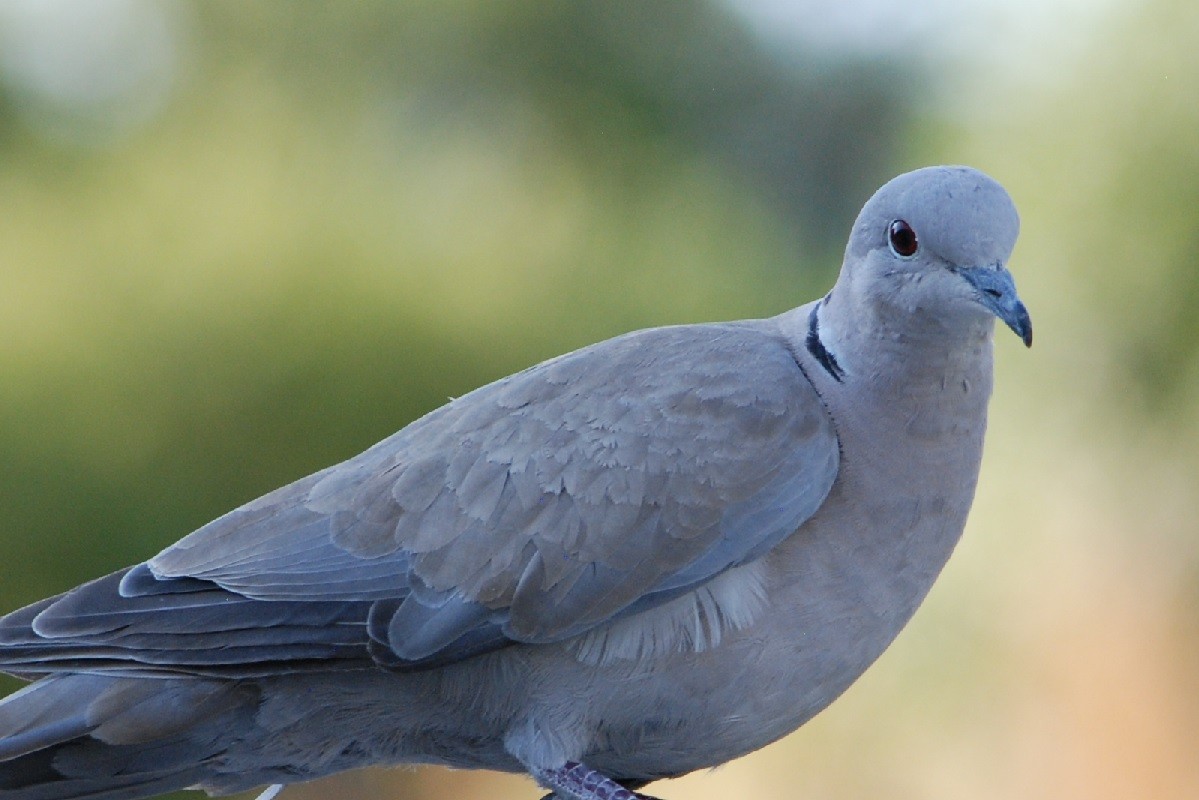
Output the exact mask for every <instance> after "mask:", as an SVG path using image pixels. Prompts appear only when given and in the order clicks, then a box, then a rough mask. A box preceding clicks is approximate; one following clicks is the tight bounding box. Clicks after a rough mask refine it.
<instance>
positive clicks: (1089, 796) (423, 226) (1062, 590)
mask: <svg viewBox="0 0 1199 800" xmlns="http://www.w3.org/2000/svg"><path fill="white" fill-rule="evenodd" d="M834 5H835V8H834ZM884 6H885V7H886V8H885V9H884V8H883V7H884ZM1042 6H1043V7H1042ZM964 8H965V7H964V6H962V7H958V6H957V5H952V4H948V3H936V2H933V3H929V4H927V7H924V6H919V7H913V8H912V9H905V10H908V11H910V13H909V14H908V16H907V17H905V18H904V19H903V20H900V21H899V22H903V24H899V22H894V24H892V18H891V17H887V16H880V15H885V14H889V13H892V11H893V10H894V8H893V4H890V5H888V4H879V3H877V2H871V0H855V2H847V3H840V4H831V3H830V2H824V3H822V2H817V0H804V2H797V3H794V4H790V5H789V4H786V3H777V2H770V1H769V0H738V2H735V3H733V2H728V3H716V2H711V3H704V2H698V0H695V1H692V0H688V1H687V2H680V3H675V4H669V5H655V4H637V3H632V2H616V3H611V2H602V1H601V0H581V1H580V2H577V3H568V4H558V3H545V2H535V1H534V0H517V1H516V2H512V3H505V4H493V3H487V2H480V0H452V1H451V2H446V3H441V4H438V3H421V2H406V3H391V2H383V0H368V2H363V3H358V4H354V5H353V6H352V7H349V6H337V7H333V6H328V7H326V6H309V5H303V6H297V5H294V4H290V3H283V2H265V1H264V2H259V3H253V4H243V3H236V2H232V1H225V0H221V1H220V2H210V3H199V2H184V1H183V0H179V1H178V2H155V1H154V0H120V2H116V1H115V0H114V1H111V2H98V1H97V0H87V1H85V0H74V1H73V2H68V0H56V2H35V1H34V0H0V453H2V454H3V457H2V458H0V607H2V608H3V609H5V610H7V609H10V608H15V607H18V606H20V605H22V604H25V603H28V602H32V601H33V600H36V599H38V598H41V597H43V596H46V595H48V594H50V593H54V592H58V591H62V590H64V589H66V588H69V587H70V586H73V585H75V584H76V583H79V582H81V581H83V580H86V579H88V578H91V577H95V576H97V575H99V574H102V573H104V572H107V571H109V570H112V569H115V568H117V567H120V566H122V565H125V564H129V563H134V562H137V561H141V560H143V559H145V558H147V557H149V556H150V555H152V554H153V553H155V552H156V551H157V550H158V549H160V548H162V547H164V546H165V545H167V544H168V543H170V542H172V541H174V540H175V539H177V538H179V537H180V536H182V535H183V534H185V533H187V532H189V531H190V530H192V529H193V528H195V527H196V526H198V525H200V524H202V523H204V522H206V521H207V520H209V519H211V518H213V517H215V516H216V515H218V514H220V513H222V512H224V511H226V510H228V509H229V508H232V507H233V506H235V505H237V504H239V503H241V502H244V501H245V500H248V499H250V498H252V497H254V496H256V495H258V494H260V493H262V492H265V491H267V490H269V489H272V488H274V487H276V486H278V485H281V484H283V483H285V482H288V481H290V480H293V479H295V478H297V477H300V476H302V475H304V474H306V473H308V472H310V471H312V470H315V469H317V468H320V467H323V466H326V465H328V464H330V463H333V462H334V461H337V460H340V459H342V458H345V457H348V456H350V455H352V454H354V453H356V452H358V451H359V450H361V449H362V448H364V447H366V446H367V445H369V444H371V443H373V442H375V441H377V440H378V439H380V438H382V437H383V436H385V435H387V434H389V433H391V432H392V431H394V430H396V429H398V428H399V427H401V426H402V425H404V424H405V423H407V422H409V421H410V420H412V419H414V418H416V417H417V416H419V415H420V414H422V413H424V412H426V411H428V410H429V409H431V408H433V407H436V406H437V405H439V404H441V403H443V402H444V401H445V400H446V399H447V398H448V397H452V396H457V395H459V394H462V393H463V392H466V391H468V390H470V389H472V388H474V387H476V386H478V385H480V384H482V383H484V382H486V381H489V380H492V379H494V378H497V377H500V376H502V375H504V374H507V373H509V372H512V371H515V370H517V369H520V368H523V367H525V366H527V365H529V364H531V363H534V362H536V361H538V360H541V359H543V358H546V357H549V356H551V355H555V354H558V353H561V352H565V351H567V350H570V349H573V348H576V347H579V346H582V345H584V344H587V343H590V342H593V341H597V340H599V339H602V338H606V337H608V336H612V335H615V334H617V333H620V332H623V331H626V330H630V329H633V328H637V327H645V326H650V325H661V324H669V323H675V322H683V321H700V320H712V319H731V318H738V317H746V316H766V315H771V314H775V313H778V312H780V311H782V310H784V309H786V308H789V307H791V306H794V305H798V304H799V303H801V302H804V301H806V300H808V299H811V298H813V297H816V296H819V295H820V294H822V293H823V292H824V291H826V290H827V288H828V286H829V285H831V282H832V279H833V276H834V275H835V273H836V269H837V267H838V266H839V262H840V250H841V248H842V247H843V245H844V241H845V236H846V234H847V232H848V229H849V225H850V222H851V221H852V218H853V215H854V213H855V212H856V209H857V208H858V207H859V206H860V204H861V203H862V201H863V200H864V199H865V198H866V197H867V196H868V195H869V194H870V192H871V191H872V190H873V189H874V188H875V187H876V186H878V185H879V184H881V183H882V182H883V181H885V180H886V179H887V178H889V177H891V176H892V175H894V174H896V173H898V172H901V171H903V170H905V169H909V168H912V167H915V166H919V165H924V164H931V163H968V164H971V165H974V166H977V167H979V168H981V169H983V170H985V171H987V172H988V173H990V174H991V175H993V176H994V177H996V178H997V179H999V180H1000V181H1001V182H1002V183H1003V184H1004V185H1005V186H1006V187H1007V188H1008V190H1009V191H1010V193H1011V194H1012V195H1013V197H1014V198H1015V200H1016V203H1017V206H1018V207H1019V209H1020V211H1021V215H1022V221H1023V230H1022V235H1021V240H1020V243H1019V245H1018V246H1017V249H1016V253H1015V255H1014V257H1013V260H1012V263H1011V267H1012V271H1013V273H1014V274H1015V276H1016V279H1017V282H1018V285H1019V287H1020V291H1021V295H1022V296H1023V298H1024V299H1025V301H1026V302H1027V304H1028V307H1029V310H1030V311H1031V313H1032V318H1033V321H1034V326H1035V329H1036V342H1035V345H1034V347H1033V348H1032V350H1031V351H1024V349H1023V347H1021V346H1020V344H1019V342H1017V341H1016V340H1015V339H1014V338H1013V337H1010V336H1000V337H999V345H998V348H997V376H996V395H995V399H994V403H993V405H992V412H991V423H990V432H989V439H988V447H987V455H986V459H985V462H984V466H983V475H982V479H981V484H980V489H979V495H978V498H977V501H976V504H975V508H974V511H973V514H972V517H971V522H970V524H969V526H968V528H967V531H966V536H965V538H964V540H963V542H962V544H961V546H960V548H959V550H958V552H957V553H956V554H955V557H954V558H953V559H952V560H951V561H950V564H949V567H948V568H947V569H946V572H945V574H944V575H943V576H942V578H941V580H940V582H939V583H938V585H937V586H936V587H935V588H934V590H933V592H932V594H931V596H930V598H929V600H928V601H927V603H926V605H925V607H924V608H923V609H922V610H921V612H920V613H919V614H918V615H917V617H916V620H915V621H914V622H913V623H912V625H911V626H910V627H909V629H908V630H907V631H905V632H904V634H903V635H902V636H901V637H900V639H899V640H898V641H897V642H896V644H895V645H894V646H893V647H892V648H891V649H890V650H889V651H888V652H887V653H886V654H885V655H884V657H883V658H882V659H881V660H880V661H879V663H878V664H876V665H875V667H874V668H872V669H871V670H870V671H869V672H868V673H867V674H866V676H865V677H864V678H863V679H862V680H860V681H859V682H858V683H857V684H856V685H855V686H854V687H853V688H852V689H851V690H850V691H849V692H848V693H847V694H846V695H845V696H844V697H843V698H842V699H841V700H839V701H838V702H837V703H835V704H834V705H833V706H832V707H831V708H830V709H829V710H828V711H826V712H825V713H823V714H822V715H820V716H819V717H818V718H817V719H815V720H813V721H812V722H811V723H809V724H808V725H807V726H805V727H804V728H803V729H802V730H800V731H798V732H796V733H795V734H793V735H791V736H789V737H787V738H786V739H784V740H783V741H781V742H779V743H776V744H774V745H772V746H770V747H768V748H766V749H764V750H762V751H760V752H758V753H755V754H753V755H751V756H749V757H747V758H744V759H741V760H739V761H737V762H735V763H732V764H729V765H727V766H725V767H723V768H720V769H718V770H715V771H713V772H708V773H697V774H694V775H690V776H687V777H685V778H682V779H679V780H676V781H669V782H663V783H660V784H656V785H653V786H651V787H649V788H648V790H647V791H649V792H650V793H652V794H655V795H661V796H663V797H666V798H675V799H676V800H682V799H683V798H687V800H708V799H709V798H711V799H712V800H715V799H716V798H728V797H752V798H754V800H773V799H774V798H778V800H782V799H783V798H788V799H789V798H822V799H823V798H827V799H830V800H831V799H832V798H859V797H870V796H878V797H883V796H885V797H888V798H894V799H895V800H903V799H904V798H912V799H913V800H915V798H921V800H936V799H937V798H945V800H950V798H954V799H956V798H961V797H970V798H980V799H981V800H985V799H986V798H996V799H998V798H1011V797H1021V798H1046V799H1047V800H1048V799H1049V798H1053V800H1071V799H1072V798H1078V799H1079V800H1082V799H1084V798H1085V800H1104V799H1105V798H1112V800H1116V798H1128V797H1146V798H1161V799H1162V800H1170V799H1171V798H1177V799H1178V800H1183V799H1184V798H1193V797H1197V796H1199V760H1197V759H1196V757H1195V754H1196V750H1197V749H1199V721H1197V720H1199V691H1197V689H1199V685H1197V681H1196V676H1197V675H1199V527H1197V524H1196V520H1199V479H1197V478H1196V475H1197V474H1199V470H1197V467H1199V457H1197V455H1196V454H1197V453H1199V270H1196V268H1195V262H1196V257H1195V252H1196V249H1197V247H1199V180H1196V176H1197V175H1199V148H1197V147H1196V146H1195V144H1196V142H1199V48H1197V47H1196V46H1195V45H1196V43H1197V42H1199V6H1195V5H1194V4H1188V3H1183V2H1178V0H1148V2H1143V3H1131V2H1119V1H1118V0H1110V1H1109V2H1106V3H1098V4H1094V6H1093V7H1091V8H1089V9H1087V10H1086V11H1085V13H1084V11H1083V10H1082V9H1081V6H1080V5H1079V4H1072V3H1069V2H1067V1H1066V0H1060V1H1059V2H1053V3H1047V4H1042V5H1038V6H1037V8H1035V9H1034V4H1032V3H1015V4H1003V3H997V2H988V3H982V4H979V6H978V7H977V8H976V9H974V10H972V11H967V10H964ZM796 9H799V12H797V11H796ZM816 18H819V20H820V24H819V25H815V24H814V23H813V25H812V26H808V27H805V22H804V21H805V20H812V19H816ZM797 20H798V21H797ZM788 26H797V27H796V28H795V30H790V29H789V28H788ZM789 31H790V32H789ZM16 685H17V683H16V682H15V681H7V680H6V681H5V683H4V688H5V690H8V689H9V688H15V686H16ZM541 794H542V792H540V790H538V789H537V787H535V786H534V785H533V784H532V782H530V781H529V780H527V779H525V778H523V777H519V776H497V775H493V774H488V773H470V772H451V771H447V770H443V769H437V768H420V769H409V768H404V769H394V770H378V771H363V772H359V773H353V774H348V775H345V776H339V777H337V778H333V779H329V780H325V781H321V782H317V783H314V784H312V785H308V786H295V787H291V788H288V789H286V790H285V791H284V793H283V795H282V796H283V797H284V798H291V799H292V800H303V798H311V799H312V800H316V798H326V797H337V798H340V800H356V799H357V798H371V800H376V799H377V798H396V799H397V800H401V799H403V798H413V799H415V798H420V799H421V800H441V799H443V798H444V800H451V798H452V799H453V800H472V798H478V800H484V798H486V800H492V798H501V797H502V798H508V797H510V798H536V797H539V796H540V795H541Z"/></svg>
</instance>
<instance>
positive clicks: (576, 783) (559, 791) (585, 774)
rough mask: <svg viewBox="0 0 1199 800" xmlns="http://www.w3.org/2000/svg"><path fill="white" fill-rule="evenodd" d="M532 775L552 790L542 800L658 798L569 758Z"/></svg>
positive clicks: (634, 799)
mask: <svg viewBox="0 0 1199 800" xmlns="http://www.w3.org/2000/svg"><path fill="white" fill-rule="evenodd" d="M532 775H533V777H534V778H535V779H536V780H537V782H538V783H540V784H541V785H542V786H544V787H545V788H547V789H550V790H551V791H550V793H549V794H547V795H546V796H545V797H543V798H541V800H657V798H655V797H650V796H649V795H645V794H639V793H637V792H634V791H633V790H632V789H627V788H625V787H624V786H621V785H620V784H619V783H617V782H616V781H614V780H612V779H611V778H609V777H608V776H606V775H603V774H601V773H599V772H596V771H595V770H593V769H592V768H591V767H589V766H587V765H586V764H580V763H578V762H577V761H567V762H566V763H565V764H563V765H562V766H560V767H555V768H553V769H537V770H533V773H532Z"/></svg>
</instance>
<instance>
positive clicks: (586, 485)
mask: <svg viewBox="0 0 1199 800" xmlns="http://www.w3.org/2000/svg"><path fill="white" fill-rule="evenodd" d="M771 326H772V323H770V322H768V321H767V322H755V323H732V324H722V325H699V326H679V327H673V328H658V329H652V330H647V331H640V332H637V333H633V334H629V335H626V336H623V337H618V338H616V339H612V340H609V341H607V342H603V343H600V344H598V345H594V346H592V347H589V348H585V349H583V350H580V351H576V352H574V353H571V354H568V355H566V356H562V357H560V358H557V359H554V360H551V361H548V362H545V363H543V364H539V365H537V366H536V367H532V368H530V369H528V370H525V371H524V372H521V373H518V374H516V375H513V376H511V377H509V378H506V379H503V380H501V381H498V382H496V383H493V384H490V385H488V386H485V387H483V388H481V389H478V390H476V391H475V392H472V393H471V394H468V395H465V396H463V397H461V398H458V399H457V400H454V401H453V402H451V403H449V404H448V405H446V406H443V407H442V408H440V409H438V410H436V411H434V412H432V413H431V414H429V415H427V416H425V417H423V418H421V419H420V420H417V421H416V422H414V423H413V424H411V425H409V426H408V427H407V428H405V429H403V430H402V431H400V432H399V433H397V434H395V435H394V436H392V437H390V438H388V439H386V440H384V441H383V442H380V443H379V444H378V445H376V446H374V447H372V448H371V449H370V450H367V451H366V452H364V453H362V454H361V455H359V456H357V457H355V458H353V459H350V460H349V461H346V462H344V463H342V464H340V465H337V466H335V467H332V468H330V469H328V470H325V471H323V472H320V473H317V474H315V475H312V476H309V477H308V478H305V479H303V480H300V481H298V482H296V483H294V484H291V485H290V486H286V487H283V488H282V489H279V490H277V491H275V492H272V493H271V494H268V495H266V496H264V497H262V498H259V499H258V500H255V501H253V502H251V503H249V504H247V505H245V506H243V507H241V508H239V509H237V510H235V511H233V512H231V513H229V514H227V515H225V516H224V517H221V518H219V519H217V520H216V521H214V522H212V523H210V524H209V525H206V526H205V527H203V528H201V529H199V530H198V531H196V532H195V533H193V534H191V535H190V536H188V537H186V538H184V539H183V540H181V541H180V542H178V543H177V544H175V545H173V546H172V547H169V548H167V549H166V550H165V551H163V552H162V553H160V554H159V555H158V556H156V557H155V558H153V559H151V560H150V561H149V562H147V564H146V565H142V566H139V567H135V568H134V569H132V570H131V571H129V572H128V573H126V574H123V575H122V576H119V578H118V579H117V580H119V592H116V593H114V592H112V585H116V584H114V582H113V581H112V580H110V581H109V583H110V586H109V592H110V593H111V594H119V595H120V598H117V599H123V601H124V602H125V603H126V605H128V604H133V605H138V604H146V603H150V604H151V605H153V604H158V606H161V607H164V608H165V607H171V608H173V607H174V606H176V605H179V604H180V603H181V602H182V603H183V605H184V606H186V608H187V609H189V610H187V611H182V612H181V613H182V614H188V615H192V616H193V617H194V616H195V615H196V613H197V608H200V607H204V608H209V607H212V606H214V605H220V606H224V605H228V608H229V609H235V610H227V611H218V612H214V613H215V616H216V617H218V618H219V619H220V620H225V621H224V622H219V621H218V622H215V623H213V622H209V623H207V627H205V625H202V624H197V625H195V626H193V628H188V623H187V622H185V621H181V622H177V623H175V625H176V626H177V627H179V628H180V631H177V632H176V631H172V632H171V633H169V634H163V633H159V634H158V635H159V636H160V637H163V636H174V637H176V638H178V637H180V636H182V635H183V631H185V630H193V632H194V633H195V634H197V635H196V636H195V637H194V641H195V642H197V643H202V642H203V641H204V638H205V637H206V636H208V635H209V634H210V631H211V633H212V634H213V635H216V634H219V635H222V636H224V637H226V639H227V641H226V642H225V643H224V644H223V646H225V647H226V648H229V649H232V648H236V647H239V646H244V647H247V648H250V649H249V650H247V651H246V652H247V653H248V654H250V655H252V656H254V657H255V658H268V659H269V657H270V649H271V639H270V636H269V635H267V634H265V633H264V631H265V630H278V631H280V633H285V634H287V636H290V637H291V638H290V639H288V638H287V637H286V636H284V637H283V638H282V639H281V640H280V642H279V645H278V647H279V653H280V654H281V656H282V657H283V658H284V659H285V660H287V659H289V658H291V656H290V655H289V652H290V651H289V650H288V648H291V649H292V650H294V651H295V654H296V655H295V659H300V660H302V659H304V658H309V657H311V658H317V659H319V658H321V657H322V656H321V653H320V652H319V651H320V648H321V647H325V648H326V652H328V653H330V654H332V655H330V656H329V657H340V655H345V656H346V657H347V658H348V657H350V656H351V655H352V657H353V658H359V657H360V653H359V652H358V651H354V652H353V653H352V654H351V653H350V651H351V650H352V649H353V647H354V646H355V645H366V646H369V648H370V653H371V654H372V656H373V657H374V658H375V660H376V661H378V662H381V663H384V664H387V665H389V666H393V667H399V668H405V667H421V666H428V665H431V664H437V663H444V662H446V661H453V660H457V659H460V658H463V657H466V656H469V655H472V654H475V653H478V652H481V651H484V650H488V649H492V648H495V647H499V646H503V645H505V644H508V643H511V642H514V641H515V642H526V643H544V642H552V641H558V640H562V639H565V638H568V637H571V636H575V635H578V634H580V633H582V632H584V631H587V630H589V629H591V628H593V627H595V626H597V625H600V624H603V623H605V622H607V621H609V620H612V619H615V618H618V617H621V616H624V615H628V614H632V613H637V612H639V611H642V610H645V609H648V608H651V607H653V606H655V605H658V604H660V603H663V602H665V601H667V600H669V599H671V598H673V597H676V596H678V595H679V594H681V593H683V592H686V591H689V590H691V589H693V588H695V587H697V586H699V585H701V584H703V583H704V582H706V581H708V580H710V579H711V578H712V577H714V576H716V575H718V574H720V573H721V572H723V571H724V570H726V569H728V568H729V567H731V566H735V565H737V564H742V563H746V562H748V561H751V560H754V559H756V558H758V557H760V556H761V555H763V554H764V553H766V552H767V551H768V550H770V548H772V547H773V546H774V545H775V544H777V543H778V542H779V541H781V540H782V539H783V538H785V537H786V536H787V535H789V534H790V533H792V532H794V531H795V529H796V528H797V527H799V525H800V524H802V522H803V521H804V520H805V519H807V518H808V517H809V516H811V515H812V513H814V512H815V510H816V509H817V508H818V507H819V505H820V503H821V502H822V501H823V499H824V497H825V496H826V495H827V493H828V491H829V489H830V487H831V486H832V483H833V480H834V477H835V475H836V471H837V464H838V446H837V441H836V435H835V432H834V429H833V425H832V422H831V420H830V419H829V417H828V415H827V413H826V412H825V410H824V408H823V405H822V404H821V401H820V399H819V397H818V396H817V395H816V393H815V391H814V389H813V388H812V387H811V385H810V383H809V382H808V381H807V379H806V377H805V376H804V374H803V373H802V371H801V370H800V368H799V366H798V365H797V363H796V362H795V360H794V358H793V357H792V355H791V353H790V351H789V350H788V348H787V347H786V345H785V343H784V341H783V340H782V339H781V337H780V336H779V335H778V334H777V333H776V332H775V331H774V329H773V327H771ZM189 596H190V598H191V599H190V600H181V599H182V598H188V597H189ZM71 597H72V595H70V594H68V595H67V596H66V598H65V599H63V600H60V601H58V602H57V603H52V604H51V605H49V606H48V607H47V608H45V609H42V610H41V611H39V615H38V616H37V617H36V618H35V622H36V624H35V626H34V627H35V628H36V629H38V630H39V632H40V633H41V634H43V635H57V636H59V637H60V638H61V637H64V636H78V635H80V634H81V633H82V634H83V635H85V636H93V637H94V636H96V635H98V633H97V632H99V634H103V632H104V631H105V630H107V631H108V632H109V633H108V634H107V635H110V636H111V631H112V630H114V629H115V628H118V627H119V630H120V631H121V636H132V635H135V634H137V633H138V631H139V630H143V629H144V630H146V631H147V634H146V636H147V637H148V638H145V639H144V641H140V640H139V644H138V647H153V646H154V641H155V640H154V638H153V635H154V631H153V630H152V629H153V627H154V626H158V627H163V626H164V625H165V623H164V622H163V621H162V620H161V619H159V620H158V621H155V622H153V623H151V622H150V620H152V619H153V618H154V617H156V616H158V615H156V614H145V613H142V614H141V616H140V617H137V616H136V615H135V614H134V613H133V609H132V608H129V610H128V613H123V612H122V603H121V602H115V601H111V600H110V602H108V603H104V602H99V599H98V598H91V599H90V601H89V602H90V603H91V605H90V606H89V608H91V609H94V610H98V611H94V612H93V613H92V615H91V616H92V622H91V624H90V625H82V626H81V624H80V622H79V620H80V616H79V614H80V612H79V611H78V608H79V607H80V606H81V605H82V604H80V603H79V602H74V601H73V602H72V603H71V605H70V606H68V605H64V604H66V603H67V602H68V601H69V600H70V599H71ZM228 598H233V599H228ZM72 608H74V609H75V610H73V611H72V610H71V609H72ZM56 609H58V610H57V611H56ZM68 612H70V613H68ZM160 613H162V612H160ZM230 615H232V616H230ZM233 617H236V619H233ZM180 619H181V620H183V619H184V617H182V616H181V617H180ZM314 619H315V620H316V622H313V620H314ZM142 620H145V621H142ZM322 620H323V622H321V621H322ZM147 625H149V626H150V627H148V628H147V627H145V626H147ZM321 625H323V626H324V627H333V628H335V629H336V630H337V636H333V637H332V638H330V636H331V634H329V633H321V634H319V635H316V634H315V633H314V632H315V631H316V630H318V629H319V628H320V627H321ZM139 626H140V627H139ZM222 628H223V629H224V630H219V629H222ZM230 629H233V630H237V631H240V632H239V633H238V634H237V636H240V637H243V638H242V639H241V640H238V642H240V644H239V643H238V642H234V641H233V640H232V639H229V636H230V633H229V630H230ZM306 636H307V637H308V638H307V639H305V637H306ZM338 636H340V637H341V638H338ZM353 636H358V637H360V638H359V639H358V640H352V639H353ZM350 640H352V641H350ZM161 645H162V646H163V647H169V646H170V642H168V641H166V640H165V639H164V640H163V641H161ZM304 646H310V650H309V651H305V650H303V647H304ZM197 647H198V648H201V649H202V648H203V647H204V646H203V644H198V645H197V644H193V645H190V646H189V647H185V648H183V649H189V648H190V649H197ZM255 648H258V649H257V650H255ZM339 654H340V655H339Z"/></svg>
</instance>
